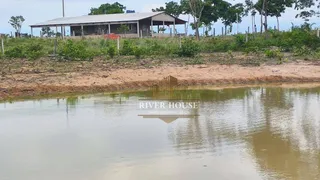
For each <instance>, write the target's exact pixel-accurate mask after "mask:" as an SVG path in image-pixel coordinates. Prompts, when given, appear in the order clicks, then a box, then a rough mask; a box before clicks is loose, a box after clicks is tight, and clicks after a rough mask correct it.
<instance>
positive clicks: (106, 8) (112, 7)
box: [89, 2, 126, 15]
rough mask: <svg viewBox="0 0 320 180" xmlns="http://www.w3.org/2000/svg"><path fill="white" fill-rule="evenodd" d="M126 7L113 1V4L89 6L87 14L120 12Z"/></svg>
mask: <svg viewBox="0 0 320 180" xmlns="http://www.w3.org/2000/svg"><path fill="white" fill-rule="evenodd" d="M125 9H126V7H125V6H123V5H122V4H120V3H118V2H115V3H113V4H109V3H106V4H102V5H100V7H98V8H91V9H90V13H89V15H98V14H121V13H124V10H125Z"/></svg>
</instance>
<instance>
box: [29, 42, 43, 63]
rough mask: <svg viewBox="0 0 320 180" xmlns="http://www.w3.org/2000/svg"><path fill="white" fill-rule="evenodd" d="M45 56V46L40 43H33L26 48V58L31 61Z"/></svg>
mask: <svg viewBox="0 0 320 180" xmlns="http://www.w3.org/2000/svg"><path fill="white" fill-rule="evenodd" d="M43 55H44V52H43V46H42V45H41V44H39V43H31V44H30V45H28V46H26V50H25V56H26V57H27V58H28V59H29V60H36V59H38V58H40V57H41V56H43Z"/></svg>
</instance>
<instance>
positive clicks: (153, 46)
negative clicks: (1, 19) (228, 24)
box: [0, 27, 320, 63]
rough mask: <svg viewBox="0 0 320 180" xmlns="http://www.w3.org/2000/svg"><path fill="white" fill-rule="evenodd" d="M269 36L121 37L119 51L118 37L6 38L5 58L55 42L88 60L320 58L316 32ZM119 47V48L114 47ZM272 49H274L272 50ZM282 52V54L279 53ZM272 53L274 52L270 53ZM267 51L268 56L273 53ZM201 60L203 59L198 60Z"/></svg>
mask: <svg viewBox="0 0 320 180" xmlns="http://www.w3.org/2000/svg"><path fill="white" fill-rule="evenodd" d="M267 36H268V38H266V36H265V34H259V33H257V34H250V35H249V37H248V42H246V37H245V35H243V34H238V35H230V36H224V37H221V36H219V37H203V38H201V40H200V41H196V40H195V39H194V38H193V37H188V38H184V39H180V38H142V39H126V38H122V39H121V40H120V50H118V49H117V48H116V47H117V42H116V40H105V39H89V38H82V39H73V40H71V39H69V40H66V39H64V40H63V39H57V40H56V39H54V38H19V39H13V38H6V39H5V41H4V44H5V51H6V52H5V56H4V57H0V58H1V59H12V58H26V59H29V60H34V59H38V58H40V57H46V56H49V55H52V54H54V51H55V42H56V44H57V47H56V49H57V52H56V54H57V55H58V57H59V58H60V59H61V60H70V61H74V60H77V61H88V60H92V59H93V58H94V57H106V58H117V57H119V56H120V57H121V56H132V57H135V58H136V59H140V58H145V57H153V56H162V57H163V56H165V57H169V58H176V57H195V58H197V56H199V55H200V54H201V53H217V52H228V54H230V52H244V53H245V54H252V53H262V54H264V53H265V52H270V49H274V48H275V47H276V48H277V49H279V53H284V52H290V53H293V54H295V55H296V56H301V57H302V56H303V57H306V56H310V57H308V58H311V59H318V58H319V54H320V49H319V48H318V47H320V38H318V37H317V36H316V34H315V32H314V31H310V30H308V29H304V28H303V27H300V28H299V27H295V28H294V29H293V30H292V31H290V32H277V31H273V30H270V31H269V32H268V35H267ZM114 48H116V49H114ZM271 52H272V51H271ZM279 53H278V54H279ZM269 54H270V53H269ZM269 54H268V53H266V55H267V56H268V55H269ZM194 63H200V62H194Z"/></svg>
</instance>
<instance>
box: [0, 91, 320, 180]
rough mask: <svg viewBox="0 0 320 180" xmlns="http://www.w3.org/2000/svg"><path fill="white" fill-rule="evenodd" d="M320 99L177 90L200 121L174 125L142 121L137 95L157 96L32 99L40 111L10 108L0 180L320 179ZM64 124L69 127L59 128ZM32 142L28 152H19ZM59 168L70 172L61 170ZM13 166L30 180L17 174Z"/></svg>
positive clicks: (2, 123) (0, 126) (2, 127)
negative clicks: (47, 177)
mask: <svg viewBox="0 0 320 180" xmlns="http://www.w3.org/2000/svg"><path fill="white" fill-rule="evenodd" d="M159 93H160V94H157V98H160V99H164V98H167V97H168V94H165V93H163V94H161V92H159ZM319 95H320V88H313V89H284V88H239V89H222V90H181V91H174V92H172V93H171V94H169V96H170V98H172V99H175V100H179V99H187V100H188V99H189V100H190V99H199V100H200V102H201V103H200V106H199V108H198V109H193V110H192V112H191V111H190V113H196V114H200V115H201V116H199V117H198V116H197V117H194V118H182V119H178V120H176V121H173V122H170V123H163V122H161V120H154V119H153V120H152V119H149V120H148V119H143V118H141V117H139V116H138V114H140V113H141V112H140V111H141V110H139V109H138V108H137V104H138V101H139V99H144V98H146V99H150V98H154V93H153V92H152V91H143V92H135V93H122V94H112V95H98V96H90V97H84V98H79V97H70V98H67V99H59V100H54V101H43V102H42V103H41V105H40V103H39V104H38V103H34V102H33V103H34V105H33V107H34V109H33V108H30V107H31V106H30V102H22V103H13V104H4V105H3V106H1V107H0V114H2V115H3V116H1V117H4V118H1V119H0V132H2V133H0V134H2V135H6V136H0V144H1V148H0V159H2V160H3V161H2V162H0V179H41V178H43V177H44V175H47V174H51V175H52V174H54V173H53V172H55V175H52V179H57V178H58V179H77V180H78V179H103V178H105V179H150V178H151V179H164V178H165V177H167V178H168V177H169V179H181V178H183V179H196V178H198V179H199V178H200V179H212V178H213V177H215V178H218V179H238V178H240V179H320V132H319V128H320V114H319V113H320V112H319V109H320V98H319ZM53 105H56V106H53ZM54 107H55V108H56V109H55V108H54ZM30 111H33V112H34V114H28V113H27V112H30ZM52 111H53V112H52ZM13 112H15V113H13ZM26 117H30V119H29V118H26ZM50 117H51V119H50ZM64 117H65V118H64ZM44 118H49V120H47V121H46V123H44V122H43V121H44ZM31 119H34V120H32V121H31ZM57 119H58V121H57ZM21 120H23V121H21ZM35 120H36V121H35ZM63 121H65V122H67V127H68V128H67V129H66V130H63V131H62V130H61V129H59V126H60V122H63ZM26 122H28V123H30V124H32V125H28V123H26ZM34 122H36V123H34ZM19 123H23V125H24V130H22V129H21V127H20V125H19ZM49 125H50V126H49ZM41 128H42V129H41ZM45 129H46V130H45ZM48 131H49V132H48ZM34 132H37V136H38V137H37V138H35V137H34V134H33V133H34ZM19 133H20V134H21V133H22V134H23V135H24V136H25V138H24V139H19V138H17V136H16V135H17V134H19ZM51 133H52V134H51ZM42 138H43V139H42ZM12 140H13V141H12ZM44 140H46V141H44ZM10 142H11V143H10ZM22 142H24V143H26V144H25V145H24V144H23V143H22ZM28 143H30V144H28ZM26 146H29V147H32V151H28V153H24V152H19V153H18V152H17V148H19V149H23V148H26ZM33 151H34V153H33ZM17 153H18V154H19V157H23V156H27V155H28V156H30V158H29V160H30V162H29V163H27V164H28V166H29V167H31V169H32V168H35V166H37V169H38V170H39V174H40V175H39V174H38V173H32V170H31V169H30V168H27V167H26V164H23V163H26V162H25V161H23V160H17V159H16V158H15V157H17ZM8 154H10V155H9V156H8ZM106 157H107V159H106ZM35 158H36V159H37V162H35ZM164 160H165V163H164ZM12 162H17V163H18V165H17V166H13V164H12ZM22 162H23V163H22ZM61 162H63V163H65V166H64V167H65V168H66V172H69V173H65V171H63V170H62V169H61V168H58V167H56V166H57V164H59V163H61ZM46 163H49V164H46ZM8 164H9V166H8ZM44 164H46V166H44V167H43V168H40V169H39V167H40V166H43V165H44ZM51 164H52V165H51ZM87 164H90V165H91V167H87ZM11 167H15V172H21V174H27V175H30V178H28V176H24V177H23V176H19V175H12V174H11V173H12V172H14V171H13V169H11ZM168 167H170V168H169V170H168V169H166V168H168ZM55 168H56V169H55ZM50 169H51V170H52V169H55V171H50ZM165 169H166V170H165ZM80 170H81V173H80ZM77 173H78V175H77ZM17 174H19V173H17ZM13 177H14V178H13ZM25 177H27V178H25Z"/></svg>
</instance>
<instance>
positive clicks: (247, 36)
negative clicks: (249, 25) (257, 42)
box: [246, 31, 249, 42]
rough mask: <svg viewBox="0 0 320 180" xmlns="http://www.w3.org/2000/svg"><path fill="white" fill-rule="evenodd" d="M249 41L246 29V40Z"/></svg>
mask: <svg viewBox="0 0 320 180" xmlns="http://www.w3.org/2000/svg"><path fill="white" fill-rule="evenodd" d="M248 41H249V37H248V31H246V42H248Z"/></svg>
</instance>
